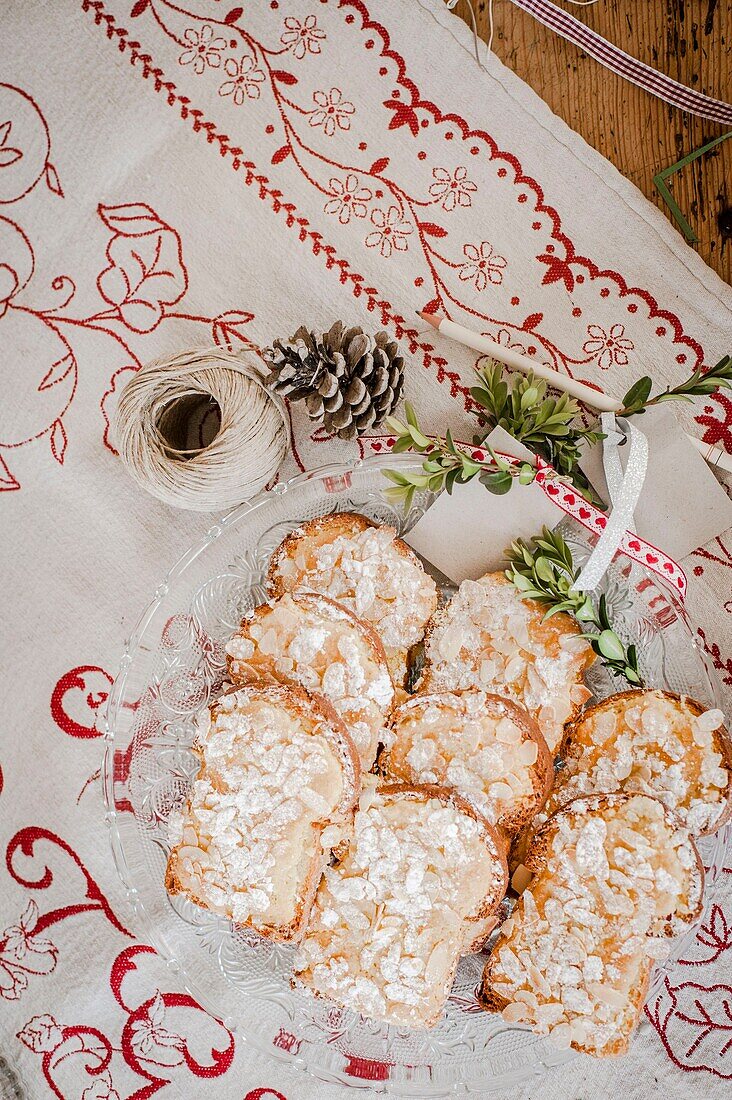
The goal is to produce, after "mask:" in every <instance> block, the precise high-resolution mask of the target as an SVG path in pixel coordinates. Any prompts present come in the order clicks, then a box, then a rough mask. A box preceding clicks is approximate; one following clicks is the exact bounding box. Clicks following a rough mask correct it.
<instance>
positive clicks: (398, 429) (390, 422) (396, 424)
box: [385, 416, 409, 435]
mask: <svg viewBox="0 0 732 1100" xmlns="http://www.w3.org/2000/svg"><path fill="white" fill-rule="evenodd" d="M385 423H386V425H387V427H389V428H391V430H392V431H393V432H394V435H409V432H408V431H407V425H406V424H402V422H401V420H397V418H396V417H395V416H387V418H386V421H385Z"/></svg>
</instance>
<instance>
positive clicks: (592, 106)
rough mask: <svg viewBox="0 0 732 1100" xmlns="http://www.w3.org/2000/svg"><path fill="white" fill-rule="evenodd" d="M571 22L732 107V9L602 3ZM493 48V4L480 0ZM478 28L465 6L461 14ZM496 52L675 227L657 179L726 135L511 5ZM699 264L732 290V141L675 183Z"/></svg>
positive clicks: (501, 7) (501, 15) (498, 9)
mask: <svg viewBox="0 0 732 1100" xmlns="http://www.w3.org/2000/svg"><path fill="white" fill-rule="evenodd" d="M555 2H556V3H558V4H559V5H560V6H562V7H563V8H565V9H566V10H567V11H568V12H570V13H571V14H572V15H574V16H576V17H577V18H578V19H581V20H582V21H583V22H584V23H586V24H587V25H588V26H590V27H592V28H593V29H594V30H596V31H598V32H599V33H600V34H602V35H603V36H604V37H605V38H607V39H608V40H609V41H611V42H614V43H615V45H617V46H619V47H620V48H621V49H623V50H625V51H626V52H627V53H629V54H631V55H632V56H634V57H637V58H639V59H640V60H641V61H645V62H646V63H647V64H649V65H652V66H654V67H655V68H657V69H660V70H662V71H663V72H665V73H667V74H668V75H669V76H671V77H673V78H674V79H675V80H679V81H681V82H682V83H684V84H688V85H689V86H690V87H693V88H696V89H698V90H700V91H702V92H705V93H706V94H707V95H711V96H714V97H715V98H717V99H723V100H725V101H727V102H729V101H730V99H732V0H598V2H597V3H596V4H594V5H593V6H591V7H577V6H576V5H574V4H571V3H568V2H567V0H555ZM473 6H474V9H475V13H476V18H477V24H478V33H479V34H480V35H481V37H482V38H483V39H485V40H487V39H488V25H489V18H488V0H473ZM455 11H456V14H458V15H460V16H462V17H463V18H464V19H465V20H466V22H467V23H468V25H469V26H470V25H471V24H470V13H469V10H468V5H467V3H466V2H465V0H461V2H460V3H459V4H458V6H457V7H456V9H455ZM493 18H494V27H495V32H494V37H493V50H494V52H495V53H496V54H497V55H498V57H499V58H500V59H501V61H503V63H504V64H505V65H508V67H509V68H511V69H513V71H514V72H515V73H517V74H518V75H519V76H520V77H521V78H522V79H523V80H525V81H526V82H527V83H528V84H530V85H531V86H532V88H534V90H535V91H536V92H538V94H539V95H540V96H541V98H542V99H543V100H545V101H546V102H547V103H548V104H549V106H550V107H551V108H552V110H553V111H555V112H556V114H558V115H560V116H561V118H563V119H564V120H565V122H567V123H568V124H569V125H570V126H571V127H572V128H573V129H574V130H576V131H577V132H578V133H580V134H582V136H583V137H584V138H585V139H586V140H587V141H588V142H589V144H590V145H593V146H594V147H595V149H597V150H599V152H601V153H602V154H603V155H604V156H606V157H607V158H608V160H610V161H612V163H613V164H614V165H615V166H616V167H617V168H618V169H619V170H620V171H621V172H622V173H623V175H624V176H627V178H628V179H630V180H632V182H633V183H635V184H636V186H637V187H639V188H640V190H641V191H642V192H643V194H644V195H646V196H647V197H648V198H649V199H651V201H652V202H655V204H656V205H657V206H658V207H659V208H660V209H661V210H663V211H664V213H665V214H666V215H667V216H669V217H670V214H669V210H668V207H667V206H666V204H665V202H664V201H663V199H662V198H661V196H660V195H659V194H658V192H657V190H656V187H655V185H654V183H653V177H654V175H655V174H656V173H657V172H659V171H661V170H662V169H663V168H667V167H669V166H670V165H672V164H674V163H675V162H676V161H678V160H680V159H681V158H682V157H683V156H685V155H686V154H687V153H690V152H693V151H694V150H695V149H698V148H699V147H700V146H702V145H705V144H706V143H707V142H708V141H710V140H711V139H712V138H715V137H718V136H719V135H721V134H723V133H724V132H725V128H724V127H722V126H718V125H716V124H715V123H712V122H706V121H704V120H703V119H698V118H695V117H694V116H693V115H688V114H684V113H683V112H681V111H678V110H675V109H674V108H672V107H668V106H667V105H666V104H665V103H662V102H661V100H659V99H656V98H655V97H654V96H651V95H649V94H648V93H647V92H643V91H641V89H640V88H636V87H635V85H633V84H631V83H629V82H628V81H626V80H622V79H621V78H620V77H618V76H615V74H614V73H611V72H609V71H608V70H607V69H606V68H604V67H603V66H602V65H600V64H599V63H598V62H596V61H594V60H593V59H592V58H591V57H588V55H587V54H585V53H582V52H581V51H580V50H579V49H578V48H577V47H576V46H574V45H572V44H571V43H569V42H566V41H565V40H564V39H563V38H560V37H559V35H557V34H555V33H554V32H553V31H550V30H549V29H548V28H546V27H543V26H542V25H541V23H538V22H537V21H536V20H535V19H533V18H532V17H531V16H530V15H528V14H527V13H526V12H524V11H522V10H521V9H520V8H517V7H516V6H515V5H514V4H512V3H511V0H493ZM670 188H671V191H672V192H673V194H674V196H675V198H676V201H677V202H678V204H679V206H680V207H681V210H682V211H683V213H684V215H685V217H686V219H687V221H688V222H689V223H690V224H691V226H692V228H693V229H694V231H695V233H696V235H697V236H698V237H699V243H698V244H696V245H694V246H693V247H695V248H696V249H697V250H698V252H699V255H700V256H702V258H703V259H704V260H705V261H706V263H708V264H709V265H710V267H713V268H714V270H715V271H717V272H718V273H719V274H720V275H721V276H722V278H723V279H726V280H727V282H729V283H732V138H730V139H729V141H727V142H724V143H722V144H721V145H720V146H718V147H717V148H716V149H714V150H712V151H711V152H710V153H707V154H705V155H704V156H703V157H701V158H700V159H699V160H696V161H694V163H693V164H691V165H689V166H688V167H686V168H685V169H683V170H682V171H681V172H679V173H676V174H675V175H674V176H673V177H672V179H671V180H670ZM674 224H675V223H674Z"/></svg>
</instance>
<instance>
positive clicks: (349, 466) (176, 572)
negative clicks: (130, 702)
mask: <svg viewBox="0 0 732 1100" xmlns="http://www.w3.org/2000/svg"><path fill="white" fill-rule="evenodd" d="M395 466H403V467H405V468H406V467H410V466H414V467H415V468H419V466H420V460H419V458H417V457H415V456H414V455H411V454H409V453H406V454H399V455H397V454H393V453H385V454H378V455H371V456H369V457H367V458H362V459H358V460H357V461H355V462H349V463H343V462H331V463H327V464H325V465H322V466H319V467H316V468H314V469H311V470H306V471H303V472H301V473H298V474H295V475H294V476H292V477H291V478H289V479H287V480H286V481H282V482H279V483H277V484H276V485H275V486H273V487H272V488H271V489H269V490H263V491H262V492H260V493H258V494H257V495H256V496H254V497H253V498H252V499H251V500H249V501H245V502H243V503H242V504H240V505H237V507H236V508H234V509H232V510H231V511H230V512H227V513H226V514H225V515H223V516H222V517H221V518H220V519H218V520H216V521H215V522H214V523H213V524H212V526H211V527H210V528H209V529H208V531H207V532H206V533H205V535H204V536H202V537H201V538H200V539H199V540H198V541H197V542H195V543H194V544H193V545H191V546H190V547H189V548H188V550H186V551H185V552H184V553H183V554H182V555H181V556H180V557H179V558H178V559H177V561H175V562H174V564H173V565H172V566H171V567H170V569H169V570H168V571H167V573H166V574H165V575H164V577H163V579H162V581H161V582H160V584H159V585H158V586H157V587H156V589H155V592H154V596H153V599H152V600H151V601H150V602H149V603H148V605H147V607H146V608H145V609H144V611H143V612H142V614H141V615H140V617H139V619H138V621H137V623H136V625H135V627H134V629H133V631H132V632H131V634H130V636H129V638H128V640H127V642H126V643H125V645H124V649H123V653H122V656H121V658H120V661H119V671H118V673H117V675H116V677H115V679H114V683H113V685H112V688H111V690H110V693H109V697H108V699H107V704H106V708H105V714H104V742H105V744H104V751H103V761H102V781H103V795H104V802H105V808H106V812H105V815H104V816H105V821H106V824H107V827H108V833H109V840H110V846H111V850H112V856H113V860H114V864H115V868H116V870H117V874H118V875H119V877H120V880H121V882H122V885H123V886H124V888H125V891H126V895H127V900H128V902H129V903H130V905H131V906H132V908H133V911H134V915H135V917H136V918H137V919H139V920H140V921H141V923H142V924H143V925H144V928H145V934H146V936H147V938H148V939H149V941H150V942H151V944H152V945H153V946H154V947H155V949H156V951H157V952H158V953H159V954H160V955H161V957H162V958H163V959H164V961H165V962H166V965H167V966H168V969H169V970H170V971H171V973H173V974H175V975H176V981H178V982H179V983H180V984H181V985H182V986H183V987H184V988H185V989H186V991H187V992H188V993H189V994H190V995H191V996H192V997H194V998H195V999H196V1000H197V1001H198V1002H199V1003H200V1004H201V1005H202V1006H203V1007H204V1008H205V1009H206V1010H207V1011H208V1012H210V1013H211V1015H212V1016H214V1017H215V1018H216V1019H220V1016H219V1014H218V1010H217V1006H216V1005H215V1004H213V1003H212V998H211V996H210V995H209V993H207V992H206V991H205V990H204V989H202V988H201V987H200V986H199V985H198V984H197V983H196V981H195V980H194V979H192V978H191V977H190V975H189V974H188V972H187V971H186V970H185V969H184V968H183V967H182V966H181V964H180V963H179V962H178V961H177V960H176V959H175V956H174V952H173V951H172V950H171V949H170V947H169V945H168V943H167V942H166V939H165V936H164V935H163V934H162V933H161V931H160V929H158V928H157V927H156V925H155V922H154V921H153V920H152V918H151V917H150V914H149V913H148V912H147V910H146V908H145V905H144V904H143V902H142V901H141V899H140V898H139V893H138V891H137V889H136V887H135V886H134V885H133V883H132V881H131V878H132V876H131V874H130V868H129V864H128V861H127V858H126V855H125V852H124V847H123V844H122V841H121V838H120V836H119V832H118V830H117V826H116V818H117V811H116V809H115V805H116V804H115V791H114V783H115V778H114V751H115V747H114V746H115V726H116V722H115V721H114V716H115V715H116V713H117V710H118V707H119V705H120V702H121V699H122V696H123V694H124V690H125V687H126V683H127V677H128V674H129V670H130V667H131V665H132V661H133V657H132V653H133V652H134V651H136V650H137V648H138V646H139V644H140V642H141V641H142V639H143V637H144V635H145V632H146V630H147V628H148V626H149V624H150V622H151V620H152V618H153V617H154V615H155V613H156V611H157V610H158V609H159V607H160V604H161V602H162V601H163V600H164V599H165V597H166V596H167V595H168V593H169V589H170V585H171V583H172V582H173V581H175V580H176V579H177V578H178V577H180V576H181V575H182V574H183V573H184V572H185V570H186V569H187V568H188V567H189V566H190V565H191V564H192V563H193V562H194V561H195V560H196V559H197V558H198V557H199V555H200V554H202V553H203V552H204V551H205V550H206V548H207V547H208V546H210V545H211V544H212V543H213V542H215V541H216V540H217V539H218V538H219V536H220V535H221V534H222V533H223V532H224V531H226V530H227V529H228V528H230V527H232V526H234V525H235V524H236V523H238V522H239V521H240V520H242V519H244V518H245V517H247V516H249V515H251V514H253V513H254V512H255V511H257V510H258V509H260V508H261V507H263V506H265V505H266V504H268V503H269V502H270V501H272V500H273V498H276V497H281V496H283V495H284V494H286V493H287V492H289V491H290V490H291V489H293V488H297V487H298V486H301V485H304V484H306V483H308V482H313V481H321V482H322V481H324V480H325V479H327V478H329V477H332V478H339V479H344V481H345V480H346V479H348V476H349V474H351V473H355V472H357V471H359V470H368V469H374V470H379V469H386V468H390V467H395ZM653 581H654V583H655V584H657V585H659V586H660V587H661V588H662V589H663V591H664V592H665V593H666V594H667V595H668V596H669V597H670V599H671V601H672V603H673V604H674V606H675V607H676V608H677V609H679V610H680V612H681V616H682V618H683V619H684V621H685V622H686V623H687V625H689V624H688V617H687V615H686V612H685V609H684V607H683V605H682V604H681V603H680V601H679V599H678V596H677V594H676V593H675V592H674V590H673V589H672V588H671V587H670V586H669V585H667V584H665V583H664V581H663V579H662V578H659V577H657V576H654V578H653ZM692 644H693V645H694V647H695V648H696V649H697V650H698V652H699V655H700V658H701V660H702V662H703V663H704V665H705V668H706V672H707V674H708V676H709V679H710V683H711V685H712V686H713V688H714V691H715V694H716V695H717V696H719V682H718V678H717V676H716V673H715V672H714V669H713V668H712V667H711V666H710V664H709V662H708V660H707V658H706V655H705V654H704V653H703V652H702V651H701V650H700V649H699V647H698V646H696V643H695V642H692ZM726 832H730V829H729V827H728V829H727V830H722V831H721V832H720V833H719V834H718V838H719V843H718V845H717V850H716V851H715V854H714V858H715V860H716V859H718V857H719V854H720V853H721V851H722V850H723V849H724V843H723V834H726ZM687 935H688V933H687ZM659 970H660V968H659ZM655 984H657V983H655ZM652 993H653V989H652V987H650V988H649V996H652ZM221 1022H222V1023H223V1024H224V1026H227V1027H229V1026H230V1029H231V1030H232V1032H235V1033H236V1037H237V1040H238V1041H240V1042H241V1041H243V1042H244V1043H246V1044H248V1045H251V1046H252V1047H253V1048H255V1049H257V1050H259V1051H261V1052H262V1053H263V1054H265V1055H266V1056H267V1057H268V1058H273V1059H275V1060H276V1061H278V1062H281V1063H283V1064H286V1065H288V1066H290V1067H293V1068H295V1067H296V1068H298V1069H300V1070H302V1071H304V1072H305V1073H307V1074H308V1075H309V1076H311V1077H313V1078H315V1079H317V1080H321V1081H323V1082H325V1083H333V1084H339V1085H342V1086H347V1087H348V1088H349V1089H357V1090H371V1091H374V1092H379V1093H386V1094H390V1095H396V1096H403V1097H410V1096H412V1097H430V1098H434V1100H439V1098H440V1097H451V1096H456V1095H460V1094H471V1095H475V1094H476V1093H475V1089H474V1088H473V1086H472V1085H471V1084H470V1083H469V1082H465V1081H456V1082H454V1084H451V1085H435V1086H432V1087H430V1086H429V1085H428V1084H427V1083H419V1084H410V1083H409V1082H407V1081H398V1080H384V1081H379V1080H366V1079H359V1078H356V1077H353V1076H350V1075H349V1076H345V1075H344V1074H343V1073H340V1072H337V1071H330V1070H328V1069H325V1068H323V1067H313V1065H312V1064H311V1062H310V1061H309V1060H308V1059H307V1058H305V1057H303V1056H301V1055H298V1054H292V1053H289V1052H286V1051H284V1050H281V1049H279V1048H278V1047H276V1046H274V1045H273V1044H271V1043H267V1042H266V1041H264V1040H263V1039H261V1038H260V1037H258V1036H256V1035H248V1034H244V1033H243V1032H242V1031H241V1029H240V1028H239V1027H238V1025H237V1023H236V1022H235V1021H229V1022H228V1023H227V1018H224V1019H223V1020H222V1021H221ZM517 1030H523V1029H517ZM575 1057H576V1055H575V1054H574V1052H572V1051H560V1050H557V1051H556V1053H551V1052H550V1053H548V1054H546V1055H545V1056H544V1061H543V1063H542V1065H543V1066H547V1065H549V1064H554V1065H559V1064H562V1063H563V1062H566V1061H568V1060H570V1059H573V1058H575ZM540 1072H541V1068H540V1067H538V1066H537V1067H534V1068H531V1067H526V1069H525V1070H517V1071H516V1080H517V1081H519V1080H526V1079H527V1078H529V1077H531V1076H536V1074H537V1073H540ZM487 1086H488V1081H487V1080H484V1081H482V1082H479V1083H478V1085H477V1087H478V1088H479V1089H480V1088H483V1089H485V1088H486V1087H487Z"/></svg>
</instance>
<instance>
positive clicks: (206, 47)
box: [178, 23, 226, 76]
mask: <svg viewBox="0 0 732 1100" xmlns="http://www.w3.org/2000/svg"><path fill="white" fill-rule="evenodd" d="M181 45H185V46H186V49H185V50H183V53H182V54H181V55H180V57H179V58H178V64H179V65H191V66H192V67H193V71H194V72H195V73H197V74H198V75H199V76H200V75H201V74H202V73H203V72H204V71H205V70H206V67H207V66H208V67H209V68H210V69H218V68H220V66H221V51H222V50H223V49H225V48H226V41H225V40H224V39H223V38H218V37H217V38H214V29H213V27H212V26H211V24H210V23H204V25H203V26H202V27H201V29H200V31H197V30H196V28H195V27H187V28H186V30H185V31H184V32H183V42H182V43H181Z"/></svg>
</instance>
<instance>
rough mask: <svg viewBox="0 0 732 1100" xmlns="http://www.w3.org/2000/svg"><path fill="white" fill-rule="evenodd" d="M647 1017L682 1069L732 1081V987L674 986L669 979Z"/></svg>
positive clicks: (671, 1056)
mask: <svg viewBox="0 0 732 1100" xmlns="http://www.w3.org/2000/svg"><path fill="white" fill-rule="evenodd" d="M646 1015H647V1016H648V1019H649V1020H650V1021H651V1023H652V1024H653V1026H654V1027H655V1029H656V1031H657V1032H658V1034H659V1036H660V1038H661V1042H662V1043H663V1045H664V1047H665V1048H666V1053H667V1054H668V1056H669V1058H671V1060H672V1061H673V1062H674V1063H675V1064H676V1065H677V1066H679V1067H680V1068H681V1069H685V1070H692V1071H694V1070H696V1071H698V1070H707V1071H708V1072H709V1073H713V1074H714V1075H715V1076H716V1077H722V1078H724V1079H725V1080H726V1079H729V1078H732V987H730V986H728V985H713V986H710V987H709V988H707V987H705V986H703V985H698V984H697V983H696V982H682V983H681V984H680V985H672V984H671V982H670V980H669V979H668V978H666V980H665V982H664V987H663V989H662V990H661V992H660V993H659V994H658V996H657V997H655V998H654V1000H653V1002H652V1003H651V1004H649V1005H647V1006H646Z"/></svg>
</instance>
